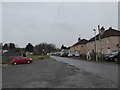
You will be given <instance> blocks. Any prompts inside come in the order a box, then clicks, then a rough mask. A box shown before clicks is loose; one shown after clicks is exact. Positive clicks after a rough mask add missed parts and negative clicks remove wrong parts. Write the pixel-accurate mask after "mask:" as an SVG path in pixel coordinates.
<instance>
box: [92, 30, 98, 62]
mask: <svg viewBox="0 0 120 90" xmlns="http://www.w3.org/2000/svg"><path fill="white" fill-rule="evenodd" d="M93 31H94V32H95V60H96V61H98V56H97V42H96V29H93Z"/></svg>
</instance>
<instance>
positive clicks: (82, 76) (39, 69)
mask: <svg viewBox="0 0 120 90" xmlns="http://www.w3.org/2000/svg"><path fill="white" fill-rule="evenodd" d="M52 58H54V59H56V60H54V59H51V60H35V61H34V62H33V63H31V64H19V65H15V66H14V65H8V66H4V67H3V68H2V87H3V88H117V87H118V83H117V72H116V71H117V65H113V64H102V63H101V64H98V63H93V62H88V61H78V60H74V59H68V58H61V57H55V56H52ZM68 60H69V61H68ZM75 63H76V64H75ZM85 63H86V64H85ZM93 65H94V66H93ZM110 65H111V66H110ZM96 66H97V67H101V69H102V70H100V72H99V71H97V70H99V69H100V68H99V69H98V68H96ZM102 67H103V68H104V67H105V68H106V67H110V68H108V69H103V68H102ZM92 68H93V70H94V68H96V71H93V70H92ZM110 69H113V70H112V71H111V73H110ZM106 70H108V71H107V72H109V73H108V74H107V75H108V77H109V78H107V77H106V76H105V75H106V74H105V71H106ZM102 71H103V73H102ZM114 72H115V73H116V74H114V79H113V77H112V76H113V74H112V73H114ZM111 74H112V75H111ZM110 77H111V78H110Z"/></svg>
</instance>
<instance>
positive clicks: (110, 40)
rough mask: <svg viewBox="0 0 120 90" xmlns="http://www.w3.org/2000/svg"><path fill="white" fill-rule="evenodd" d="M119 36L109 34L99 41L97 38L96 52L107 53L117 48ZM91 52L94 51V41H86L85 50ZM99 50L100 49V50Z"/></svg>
mask: <svg viewBox="0 0 120 90" xmlns="http://www.w3.org/2000/svg"><path fill="white" fill-rule="evenodd" d="M119 39H120V36H111V37H106V38H103V39H101V43H100V41H99V40H97V41H96V42H97V52H98V54H99V53H100V52H101V53H102V54H108V53H110V52H112V51H114V50H118V47H117V44H120V43H119ZM88 50H89V51H90V52H93V50H94V51H95V41H91V42H88V43H87V51H88ZM100 50H101V51H100Z"/></svg>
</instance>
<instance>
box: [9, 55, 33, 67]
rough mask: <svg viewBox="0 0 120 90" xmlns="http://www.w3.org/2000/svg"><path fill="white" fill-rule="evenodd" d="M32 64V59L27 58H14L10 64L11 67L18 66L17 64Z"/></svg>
mask: <svg viewBox="0 0 120 90" xmlns="http://www.w3.org/2000/svg"><path fill="white" fill-rule="evenodd" d="M31 62H32V59H31V58H27V57H22V56H20V57H15V58H13V59H12V62H11V63H12V64H13V65H16V64H19V63H28V64H29V63H31Z"/></svg>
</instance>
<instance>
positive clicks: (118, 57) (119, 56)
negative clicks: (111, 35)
mask: <svg viewBox="0 0 120 90" xmlns="http://www.w3.org/2000/svg"><path fill="white" fill-rule="evenodd" d="M105 60H106V61H115V62H116V61H120V51H119V50H118V51H113V52H112V53H110V54H107V55H106V56H105Z"/></svg>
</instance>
